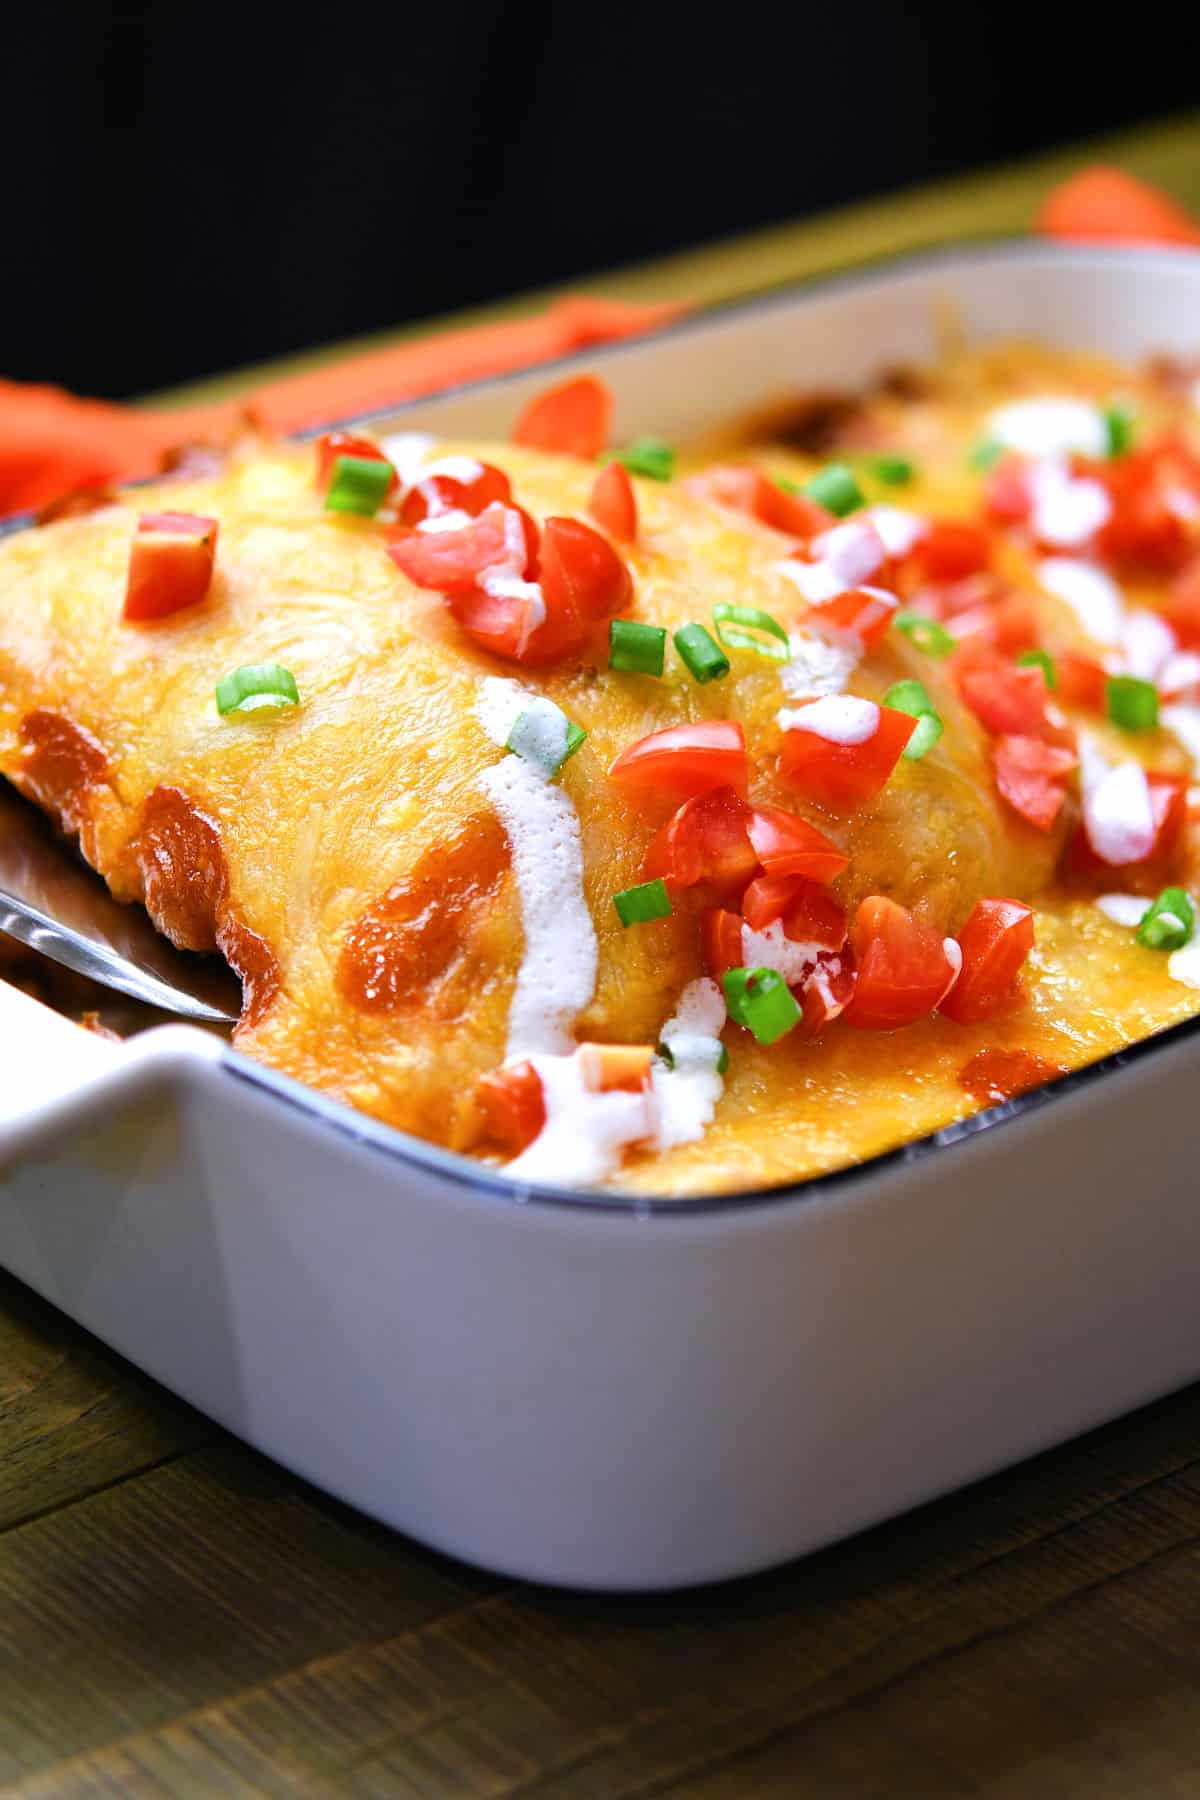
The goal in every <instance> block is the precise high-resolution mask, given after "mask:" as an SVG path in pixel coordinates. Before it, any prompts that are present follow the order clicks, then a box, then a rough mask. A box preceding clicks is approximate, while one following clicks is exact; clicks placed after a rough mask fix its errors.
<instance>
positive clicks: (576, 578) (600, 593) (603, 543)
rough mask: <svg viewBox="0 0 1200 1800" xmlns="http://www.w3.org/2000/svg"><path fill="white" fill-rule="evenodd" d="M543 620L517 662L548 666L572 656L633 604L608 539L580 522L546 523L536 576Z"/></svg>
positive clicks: (628, 584) (629, 583)
mask: <svg viewBox="0 0 1200 1800" xmlns="http://www.w3.org/2000/svg"><path fill="white" fill-rule="evenodd" d="M538 579H539V580H540V582H541V584H542V596H543V598H544V600H545V603H546V617H545V621H544V623H543V624H541V625H539V626H538V628H537V630H536V631H535V632H534V633H533V635H532V637H531V638H530V640H529V644H528V647H527V649H526V651H525V654H524V656H523V657H522V661H524V662H530V663H546V662H554V661H556V660H557V659H558V658H559V657H560V656H571V655H575V654H577V653H578V652H579V651H580V650H582V649H583V648H584V646H585V645H586V644H587V641H588V639H589V637H590V636H591V635H592V633H593V632H594V631H595V630H596V629H597V628H598V627H599V626H601V625H607V623H608V621H609V620H610V619H611V618H614V617H615V616H616V614H617V613H619V612H623V611H624V610H625V608H626V607H627V606H628V605H629V603H630V601H631V600H632V599H633V581H632V579H631V577H630V574H629V570H628V568H627V567H626V566H625V564H624V563H623V562H622V561H621V558H620V557H619V556H618V555H617V553H616V551H615V550H614V549H613V547H612V545H611V544H610V543H609V541H608V539H607V538H605V537H601V535H600V533H599V532H598V531H593V530H592V527H591V526H590V525H585V524H584V522H583V520H582V519H557V518H551V519H547V520H546V523H545V526H544V528H543V531H542V546H541V568H540V573H539V576H538Z"/></svg>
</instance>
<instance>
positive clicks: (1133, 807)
mask: <svg viewBox="0 0 1200 1800" xmlns="http://www.w3.org/2000/svg"><path fill="white" fill-rule="evenodd" d="M1079 774H1080V786H1081V788H1082V793H1083V823H1084V829H1085V830H1086V832H1087V837H1088V842H1089V843H1090V845H1091V847H1092V849H1093V850H1094V851H1095V853H1096V855H1097V856H1098V857H1099V858H1100V860H1101V862H1106V863H1110V864H1112V866H1113V867H1114V868H1124V867H1125V866H1126V865H1127V864H1129V863H1137V862H1142V861H1144V860H1145V858H1146V857H1147V856H1149V854H1150V852H1151V851H1152V850H1153V848H1154V839H1155V825H1154V807H1153V805H1152V803H1151V799H1150V783H1149V782H1148V781H1147V779H1146V771H1145V769H1143V767H1142V765H1141V763H1138V762H1125V763H1118V764H1117V765H1116V766H1115V767H1114V766H1113V765H1112V764H1110V763H1109V762H1108V761H1107V760H1106V758H1105V757H1104V756H1103V755H1102V754H1101V753H1100V752H1099V751H1098V750H1097V749H1096V748H1095V746H1094V745H1093V744H1091V743H1089V741H1088V740H1087V739H1086V738H1085V737H1083V736H1082V735H1081V736H1080V740H1079Z"/></svg>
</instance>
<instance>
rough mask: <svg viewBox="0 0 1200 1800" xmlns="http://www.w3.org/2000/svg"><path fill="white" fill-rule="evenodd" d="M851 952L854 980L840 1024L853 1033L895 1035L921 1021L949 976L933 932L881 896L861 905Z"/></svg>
mask: <svg viewBox="0 0 1200 1800" xmlns="http://www.w3.org/2000/svg"><path fill="white" fill-rule="evenodd" d="M850 947H851V949H852V951H853V953H854V966H855V970H856V975H855V982H854V995H853V998H852V999H851V1001H850V1004H849V1005H848V1006H847V1008H846V1012H845V1019H846V1023H847V1025H851V1026H853V1027H854V1028H855V1030H857V1031H897V1030H899V1028H900V1027H901V1026H903V1025H911V1024H912V1023H913V1022H914V1021H915V1020H917V1019H923V1018H924V1017H925V1016H926V1015H927V1014H928V1013H931V1012H932V1011H933V1009H934V1008H935V1006H937V1004H938V1002H939V1001H940V1000H941V998H942V995H943V994H944V993H945V992H946V989H947V987H948V985H949V983H950V979H951V976H952V975H953V973H954V971H953V969H952V968H951V965H950V959H949V957H948V956H947V955H946V952H945V949H944V947H943V944H942V940H941V938H940V937H939V936H938V934H937V932H936V931H934V930H933V929H932V927H931V926H929V925H925V924H923V923H922V921H921V920H920V919H917V918H915V917H914V916H913V914H912V913H910V912H909V910H908V908H907V907H904V906H900V905H898V904H897V903H896V901H895V900H888V899H887V898H886V897H885V896H884V895H882V894H870V895H868V897H867V898H866V899H865V900H864V901H862V902H861V904H860V906H859V909H858V911H857V913H856V914H855V915H854V924H853V925H852V926H851V928H850Z"/></svg>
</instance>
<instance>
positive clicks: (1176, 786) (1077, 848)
mask: <svg viewBox="0 0 1200 1800" xmlns="http://www.w3.org/2000/svg"><path fill="white" fill-rule="evenodd" d="M1146 783H1147V786H1148V787H1149V789H1150V812H1151V816H1152V817H1153V820H1154V842H1153V844H1152V845H1151V847H1150V854H1149V855H1148V856H1145V857H1143V858H1142V860H1141V862H1140V863H1137V864H1131V863H1122V864H1119V865H1117V866H1118V867H1121V868H1133V867H1137V868H1151V867H1154V866H1155V865H1163V864H1169V863H1170V861H1171V859H1172V858H1173V856H1174V855H1175V852H1176V851H1177V850H1178V848H1179V835H1180V833H1181V831H1182V830H1183V827H1184V825H1185V824H1186V822H1187V813H1188V806H1187V790H1188V782H1187V779H1186V777H1185V776H1183V775H1166V774H1164V773H1162V771H1161V770H1158V769H1147V770H1146ZM1070 863H1071V866H1072V868H1074V869H1075V870H1077V871H1078V872H1079V873H1081V874H1088V875H1102V874H1104V873H1105V872H1106V871H1107V872H1108V873H1110V874H1111V872H1112V869H1113V866H1114V865H1113V864H1112V863H1110V862H1106V861H1105V860H1104V859H1103V858H1102V857H1099V856H1097V855H1096V852H1095V851H1094V850H1093V849H1092V846H1091V843H1090V841H1089V839H1088V834H1087V830H1086V828H1085V827H1084V826H1083V825H1081V826H1080V827H1079V830H1078V831H1077V832H1076V833H1075V836H1074V838H1073V839H1072V842H1071V846H1070Z"/></svg>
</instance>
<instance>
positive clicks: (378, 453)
mask: <svg viewBox="0 0 1200 1800" xmlns="http://www.w3.org/2000/svg"><path fill="white" fill-rule="evenodd" d="M339 456H359V457H362V458H363V460H364V461H365V462H386V461H387V460H388V459H387V457H386V456H385V455H384V453H383V451H382V450H381V449H380V448H379V445H378V444H376V443H375V442H374V441H373V440H372V439H371V438H365V437H355V435H354V433H353V432H352V431H327V432H326V433H325V435H324V437H319V438H318V439H317V486H318V487H319V488H321V489H322V490H324V489H325V488H327V487H328V486H329V483H330V481H331V479H332V477H333V470H334V464H335V463H336V462H337V459H338V457H339ZM399 486H400V477H399V476H398V475H397V474H396V473H395V471H394V470H393V472H392V479H391V481H390V482H389V483H388V491H387V496H386V498H387V499H388V500H390V499H391V498H392V496H393V495H394V494H395V492H396V490H397V489H398V488H399Z"/></svg>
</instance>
